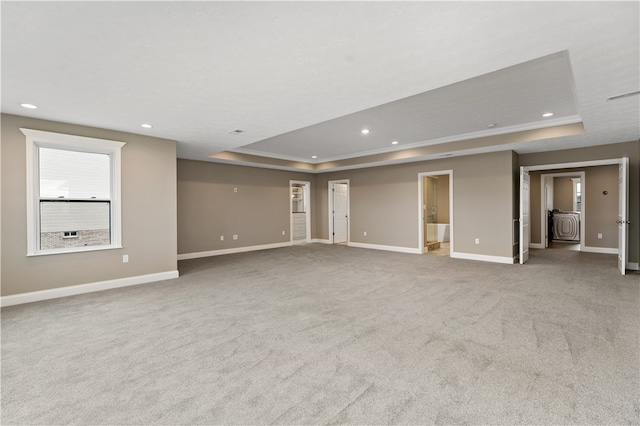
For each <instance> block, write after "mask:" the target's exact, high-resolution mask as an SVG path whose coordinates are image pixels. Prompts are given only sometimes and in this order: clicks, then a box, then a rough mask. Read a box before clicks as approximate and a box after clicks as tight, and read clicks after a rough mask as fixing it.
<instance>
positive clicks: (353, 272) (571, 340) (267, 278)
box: [1, 245, 640, 425]
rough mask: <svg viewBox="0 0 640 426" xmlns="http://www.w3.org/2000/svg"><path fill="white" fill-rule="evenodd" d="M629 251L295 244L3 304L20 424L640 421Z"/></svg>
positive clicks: (9, 396) (9, 409)
mask: <svg viewBox="0 0 640 426" xmlns="http://www.w3.org/2000/svg"><path fill="white" fill-rule="evenodd" d="M615 262H616V260H615V256H611V255H597V254H589V253H578V252H573V251H565V250H546V251H534V252H533V253H532V256H531V262H530V263H528V264H527V265H524V266H520V265H498V264H488V263H481V262H472V261H464V260H457V259H449V258H448V257H446V256H445V257H443V256H429V255H409V254H400V253H388V252H380V251H374V250H364V249H356V248H349V247H344V246H325V245H309V246H294V247H288V248H283V249H276V250H269V251H261V252H254V253H244V254H237V255H228V256H220V257H215V258H208V259H196V260H189V261H183V262H181V263H180V271H181V274H182V276H181V278H179V279H177V280H171V281H165V282H160V283H154V284H148V285H142V286H136V287H129V288H123V289H117V290H111V291H105V292H100V293H93V294H87V295H81V296H74V297H69V298H65V299H58V300H51V301H46V302H39V303H33V304H30V305H21V306H14V307H8V308H4V309H3V310H2V418H1V420H2V424H3V425H13V424H82V425H87V424H109V425H113V424H144V425H147V424H434V423H435V424H582V425H584V424H639V423H640V403H639V400H638V395H639V393H638V390H639V388H640V378H639V376H640V368H639V367H640V359H639V354H640V352H639V341H640V336H639V317H640V302H639V295H640V294H639V287H640V279H639V276H638V275H637V274H632V275H628V276H626V277H622V276H620V275H619V274H618V272H617V270H616V268H615Z"/></svg>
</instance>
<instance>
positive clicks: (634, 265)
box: [626, 262, 640, 271]
mask: <svg viewBox="0 0 640 426" xmlns="http://www.w3.org/2000/svg"><path fill="white" fill-rule="evenodd" d="M626 268H627V269H628V270H630V271H640V263H638V262H627V266H626Z"/></svg>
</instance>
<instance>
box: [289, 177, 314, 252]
mask: <svg viewBox="0 0 640 426" xmlns="http://www.w3.org/2000/svg"><path fill="white" fill-rule="evenodd" d="M293 185H302V187H303V190H302V191H303V194H304V195H303V196H304V201H305V205H306V208H305V222H306V223H305V224H306V228H307V229H306V230H305V233H306V236H307V238H305V239H304V240H297V241H294V240H293V201H292V200H293V198H291V188H293ZM289 241H290V242H291V244H304V243H310V242H311V182H309V181H306V180H290V181H289Z"/></svg>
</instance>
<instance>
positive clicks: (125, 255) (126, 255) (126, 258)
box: [122, 254, 129, 263]
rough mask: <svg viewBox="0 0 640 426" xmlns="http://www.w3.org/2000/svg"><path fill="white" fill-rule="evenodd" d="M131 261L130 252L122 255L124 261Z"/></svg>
mask: <svg viewBox="0 0 640 426" xmlns="http://www.w3.org/2000/svg"><path fill="white" fill-rule="evenodd" d="M127 262H129V255H128V254H123V255H122V263H127Z"/></svg>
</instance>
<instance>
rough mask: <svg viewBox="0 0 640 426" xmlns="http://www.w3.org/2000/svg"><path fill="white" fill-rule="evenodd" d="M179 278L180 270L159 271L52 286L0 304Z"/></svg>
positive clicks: (17, 303) (39, 299) (4, 299)
mask: <svg viewBox="0 0 640 426" xmlns="http://www.w3.org/2000/svg"><path fill="white" fill-rule="evenodd" d="M174 278H178V271H167V272H158V273H156V274H147V275H137V276H134V277H127V278H118V279H115V280H108V281H98V282H95V283H88V284H78V285H71V286H68V287H59V288H52V289H49V290H40V291H31V292H29V293H20V294H12V295H9V296H3V297H0V306H2V307H4V306H13V305H21V304H23V303H31V302H39V301H41V300H49V299H57V298H59V297H67V296H75V295H77V294H84V293H93V292H94V291H102V290H111V289H113V288H120V287H129V286H132V285H138V284H146V283H151V282H154V281H163V280H172V279H174Z"/></svg>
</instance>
